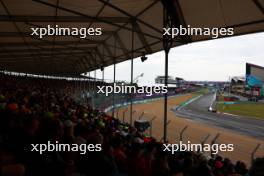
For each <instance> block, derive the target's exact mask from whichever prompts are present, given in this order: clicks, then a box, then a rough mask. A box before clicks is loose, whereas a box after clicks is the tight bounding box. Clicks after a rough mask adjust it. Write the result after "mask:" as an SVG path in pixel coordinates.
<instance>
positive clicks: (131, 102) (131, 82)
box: [130, 22, 134, 125]
mask: <svg viewBox="0 0 264 176" xmlns="http://www.w3.org/2000/svg"><path fill="white" fill-rule="evenodd" d="M131 37H132V39H131V42H132V43H131V81H130V84H131V86H133V75H134V60H133V59H134V22H132V36H131ZM132 111H133V94H132V93H131V95H130V125H132V123H133V112H132Z"/></svg>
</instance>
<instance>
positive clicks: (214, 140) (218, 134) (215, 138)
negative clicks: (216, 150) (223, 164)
mask: <svg viewBox="0 0 264 176" xmlns="http://www.w3.org/2000/svg"><path fill="white" fill-rule="evenodd" d="M219 137H220V133H217V134H216V136H215V137H214V139H213V140H212V142H211V146H212V145H213V144H215V143H216V141H217V139H218V138H219ZM211 157H212V158H215V154H213V153H212V151H211Z"/></svg>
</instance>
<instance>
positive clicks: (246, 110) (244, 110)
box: [217, 103, 264, 119]
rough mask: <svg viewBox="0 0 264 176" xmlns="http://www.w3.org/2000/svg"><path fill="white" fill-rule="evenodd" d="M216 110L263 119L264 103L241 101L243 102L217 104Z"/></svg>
mask: <svg viewBox="0 0 264 176" xmlns="http://www.w3.org/2000/svg"><path fill="white" fill-rule="evenodd" d="M217 110H218V111H220V112H225V113H230V114H235V115H242V116H248V117H255V118H260V119H264V104H260V103H243V104H230V105H225V104H222V103H221V104H220V103H218V104H217Z"/></svg>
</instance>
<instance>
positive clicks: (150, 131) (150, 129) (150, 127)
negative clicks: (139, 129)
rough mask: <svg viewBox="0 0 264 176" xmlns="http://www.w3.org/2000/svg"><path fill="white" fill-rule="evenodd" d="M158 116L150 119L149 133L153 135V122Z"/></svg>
mask: <svg viewBox="0 0 264 176" xmlns="http://www.w3.org/2000/svg"><path fill="white" fill-rule="evenodd" d="M156 118H157V117H156V116H154V117H153V118H152V119H151V120H150V126H149V135H150V136H152V122H153V121H154V120H155V119H156Z"/></svg>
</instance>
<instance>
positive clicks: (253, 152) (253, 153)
mask: <svg viewBox="0 0 264 176" xmlns="http://www.w3.org/2000/svg"><path fill="white" fill-rule="evenodd" d="M260 145H261V144H258V145H257V146H256V147H255V148H254V150H253V151H252V153H251V163H252V164H253V161H254V159H255V154H256V152H257V150H258V149H259V147H260Z"/></svg>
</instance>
